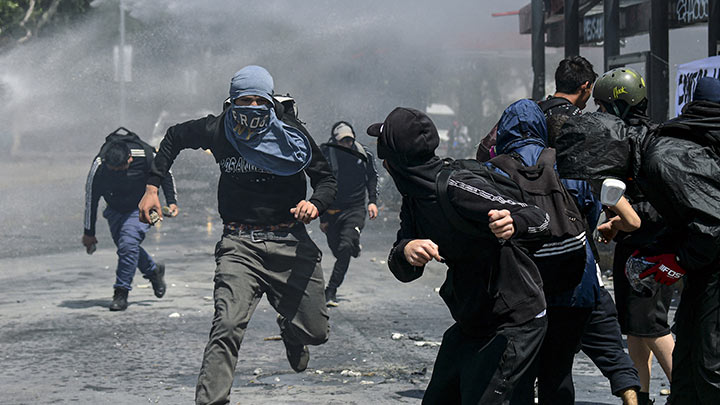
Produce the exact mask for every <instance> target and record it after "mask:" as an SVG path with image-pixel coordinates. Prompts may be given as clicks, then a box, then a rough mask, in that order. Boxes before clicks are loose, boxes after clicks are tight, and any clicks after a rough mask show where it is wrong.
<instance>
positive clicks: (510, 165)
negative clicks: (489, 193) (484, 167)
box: [490, 148, 587, 294]
mask: <svg viewBox="0 0 720 405" xmlns="http://www.w3.org/2000/svg"><path fill="white" fill-rule="evenodd" d="M490 163H491V164H492V165H493V166H495V167H497V168H498V169H500V170H502V171H504V172H505V173H507V174H508V175H509V176H510V178H511V179H513V181H515V182H516V183H517V184H518V185H519V186H520V188H521V189H522V190H523V192H524V193H526V194H527V197H528V200H527V202H529V203H532V204H535V205H537V206H538V207H540V208H542V209H543V210H544V211H545V212H547V213H548V215H549V216H550V239H549V240H548V241H547V242H545V243H543V245H542V246H540V248H538V249H536V250H535V251H533V252H532V257H533V261H534V262H535V264H536V265H537V266H538V269H539V270H540V274H541V275H542V277H543V284H544V285H545V291H546V292H548V293H550V294H552V293H558V292H562V291H565V290H569V289H572V288H575V286H577V285H578V284H580V281H581V280H582V276H583V272H584V271H585V265H586V260H587V255H586V252H585V243H587V241H586V230H587V223H586V222H585V217H584V216H583V215H582V214H581V213H580V209H579V208H578V206H577V203H576V202H575V198H574V197H573V196H572V195H571V194H570V192H568V191H567V189H566V188H565V186H563V184H562V182H561V181H560V176H559V175H558V173H557V171H556V170H555V149H551V148H545V149H543V151H542V152H541V153H540V157H539V158H538V160H537V163H536V164H535V165H534V166H525V165H524V164H523V163H522V162H521V161H519V160H518V159H515V158H513V157H512V156H511V155H506V154H503V155H499V156H496V157H494V158H492V159H490Z"/></svg>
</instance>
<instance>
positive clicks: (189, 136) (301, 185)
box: [147, 102, 337, 225]
mask: <svg viewBox="0 0 720 405" xmlns="http://www.w3.org/2000/svg"><path fill="white" fill-rule="evenodd" d="M275 110H276V113H277V116H278V118H279V119H280V120H281V121H283V122H284V123H285V124H288V125H291V126H293V127H295V128H298V129H299V130H300V131H302V132H303V134H304V135H305V136H306V137H307V139H308V141H309V142H310V146H311V148H312V159H311V161H310V163H309V164H308V165H307V167H305V169H303V170H302V171H300V172H298V173H295V174H293V175H291V176H280V175H275V174H272V173H270V172H268V171H266V170H263V169H261V168H258V167H256V166H254V165H253V164H251V163H250V162H248V161H247V160H246V159H245V158H243V156H242V155H240V153H239V152H238V151H237V150H235V148H234V147H233V146H232V145H231V144H230V142H228V140H227V138H226V136H225V119H224V118H225V114H229V108H227V107H226V108H225V111H223V113H222V114H221V115H220V116H214V115H208V116H207V117H204V118H200V119H197V120H192V121H187V122H183V123H181V124H177V125H173V126H172V127H170V128H169V129H168V130H167V133H166V134H165V137H164V138H163V140H162V142H161V143H160V148H159V150H158V153H157V155H156V157H155V160H154V161H153V164H152V169H151V172H150V177H149V178H148V181H147V183H148V184H151V185H154V186H157V185H158V184H160V182H161V181H162V179H163V178H164V177H165V175H166V174H167V173H168V171H169V170H170V166H171V165H172V163H173V161H174V160H175V158H176V157H177V155H178V154H179V153H180V151H181V150H183V149H188V148H191V149H200V148H202V149H209V150H210V151H211V152H212V154H213V156H214V157H215V161H216V162H217V163H218V166H219V168H220V179H219V181H218V191H217V200H218V211H219V213H220V217H221V218H222V220H223V223H229V222H239V223H244V224H252V225H275V224H280V223H287V222H293V221H295V219H294V218H293V215H292V214H291V213H290V209H291V208H293V207H295V206H296V205H297V203H298V202H300V201H301V200H305V199H307V200H308V201H310V202H311V203H313V204H314V205H315V207H317V209H318V211H320V213H323V212H324V211H325V210H326V209H327V207H328V206H330V204H331V203H332V201H333V200H334V199H335V193H336V191H337V184H336V183H335V178H334V177H333V175H332V172H331V171H330V167H329V166H328V163H327V161H326V160H325V158H324V157H323V155H322V152H320V149H319V148H318V146H317V145H316V144H315V141H314V140H313V138H312V137H311V136H310V134H309V133H308V132H307V130H306V129H305V127H304V126H303V125H302V124H301V123H300V121H299V120H298V119H297V117H295V116H294V115H293V114H292V113H290V112H285V111H286V110H285V109H284V107H283V106H282V105H281V104H280V103H279V102H278V103H276V105H275ZM306 176H307V177H309V178H310V184H311V186H312V188H313V193H312V195H311V196H310V198H307V196H306V195H307V177H306Z"/></svg>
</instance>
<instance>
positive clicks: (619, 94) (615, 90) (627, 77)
mask: <svg viewBox="0 0 720 405" xmlns="http://www.w3.org/2000/svg"><path fill="white" fill-rule="evenodd" d="M593 98H594V99H595V100H597V101H601V102H604V103H605V104H607V105H610V106H612V108H613V110H614V112H615V114H616V115H618V116H620V117H621V118H622V117H624V116H625V114H627V112H628V111H629V109H630V107H634V106H636V105H638V104H640V103H641V102H642V101H643V100H645V99H647V86H646V85H645V79H643V77H642V76H640V74H639V73H638V72H636V71H635V70H633V69H630V68H627V67H621V68H615V69H613V70H610V71H608V72H605V73H604V74H603V75H602V76H600V78H599V79H597V81H596V82H595V86H594V87H593ZM618 101H623V102H624V104H625V105H622V104H623V103H620V105H618V103H617V102H618ZM609 112H612V111H609Z"/></svg>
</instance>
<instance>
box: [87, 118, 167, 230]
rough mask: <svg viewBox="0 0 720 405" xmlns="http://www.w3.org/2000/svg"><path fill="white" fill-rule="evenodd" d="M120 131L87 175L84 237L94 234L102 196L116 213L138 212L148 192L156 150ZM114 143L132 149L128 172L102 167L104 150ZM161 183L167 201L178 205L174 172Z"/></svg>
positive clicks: (104, 146)
mask: <svg viewBox="0 0 720 405" xmlns="http://www.w3.org/2000/svg"><path fill="white" fill-rule="evenodd" d="M121 129H124V128H121ZM119 130H120V129H118V131H119ZM118 131H115V132H113V133H112V134H110V135H108V136H107V137H106V138H105V144H103V146H102V148H101V149H100V153H98V155H97V156H95V159H94V160H93V164H92V166H91V167H90V172H89V173H88V177H87V182H86V184H85V217H84V218H85V219H84V228H85V229H84V234H85V235H88V236H94V235H95V224H96V221H97V207H98V203H99V201H100V197H103V198H104V199H105V202H106V203H107V205H108V206H109V207H111V208H112V209H113V210H115V211H118V212H122V213H130V212H133V211H135V210H137V209H138V203H139V202H140V200H141V199H142V196H143V194H144V193H145V183H146V182H147V179H148V177H149V176H150V167H151V165H152V162H153V156H154V154H155V149H154V148H153V147H152V146H150V145H148V144H147V143H145V142H144V141H143V140H142V139H140V137H139V136H137V134H135V133H133V132H129V131H128V133H127V134H121V133H118ZM126 131H127V130H126ZM111 142H124V143H125V144H127V146H128V148H130V154H131V156H132V157H133V160H132V162H131V163H130V167H128V169H127V170H123V171H113V170H109V169H108V168H107V165H104V164H103V158H104V153H105V150H106V148H107V147H108V145H110V143H111ZM159 184H161V185H162V189H163V194H164V195H165V202H166V203H167V204H177V196H176V191H175V179H174V178H173V175H172V173H171V172H168V175H167V176H165V177H164V178H163V180H162V182H161V183H159Z"/></svg>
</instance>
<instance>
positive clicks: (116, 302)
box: [110, 287, 128, 311]
mask: <svg viewBox="0 0 720 405" xmlns="http://www.w3.org/2000/svg"><path fill="white" fill-rule="evenodd" d="M127 298H128V290H126V289H124V288H120V287H117V288H115V294H113V301H112V303H111V304H110V310H111V311H124V310H125V309H126V308H127V307H128V302H127Z"/></svg>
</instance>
